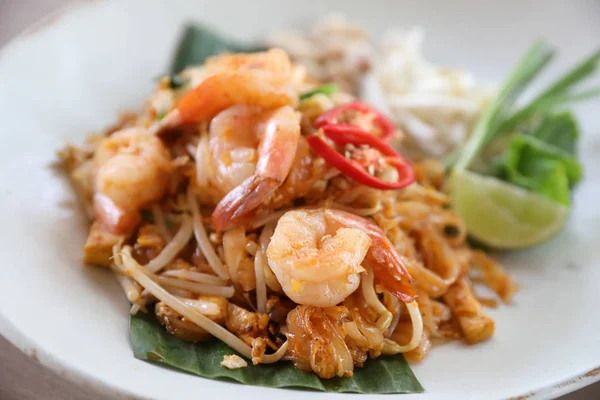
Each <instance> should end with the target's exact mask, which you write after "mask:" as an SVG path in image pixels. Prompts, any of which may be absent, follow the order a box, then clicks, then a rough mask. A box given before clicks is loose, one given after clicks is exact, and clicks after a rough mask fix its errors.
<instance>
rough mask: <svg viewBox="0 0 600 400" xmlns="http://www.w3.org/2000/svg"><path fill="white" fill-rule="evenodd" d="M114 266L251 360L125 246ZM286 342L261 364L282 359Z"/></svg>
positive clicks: (245, 349)
mask: <svg viewBox="0 0 600 400" xmlns="http://www.w3.org/2000/svg"><path fill="white" fill-rule="evenodd" d="M115 264H116V266H117V268H119V269H120V271H121V272H122V273H123V274H125V275H128V276H131V277H132V278H133V279H135V280H136V281H137V283H139V284H140V285H141V286H143V287H144V288H146V289H147V290H148V291H149V292H150V293H151V294H152V295H153V296H154V297H156V298H157V299H159V300H160V301H162V302H163V303H165V304H166V305H168V306H169V307H171V308H172V309H173V310H175V311H177V312H178V313H179V314H181V315H183V316H184V317H186V318H187V319H189V320H190V321H192V322H193V323H195V324H196V325H198V326H199V327H200V328H202V329H204V330H205V331H207V332H208V333H210V334H211V335H213V336H214V337H216V338H218V339H219V340H221V341H223V342H225V343H226V344H227V345H228V346H229V347H231V348H232V349H234V350H235V351H237V352H238V353H240V354H241V355H243V356H244V357H246V358H248V359H252V348H251V347H250V346H248V344H246V343H245V342H244V341H243V340H242V339H240V338H238V337H237V336H235V335H234V334H233V333H231V332H229V331H228V330H227V329H225V328H223V327H222V326H221V325H219V324H217V323H215V322H214V321H211V320H210V319H209V318H207V317H206V316H204V315H202V313H200V312H199V311H198V310H196V309H195V308H194V307H190V306H189V305H187V304H185V303H184V302H183V301H181V300H179V299H178V298H177V297H175V296H173V295H172V294H170V293H169V292H167V291H166V290H165V289H163V288H162V287H161V286H160V285H159V284H158V283H156V282H155V281H154V280H153V279H152V278H150V276H148V272H147V271H145V270H144V269H143V268H142V267H141V266H140V265H139V264H138V263H137V262H136V261H135V259H134V258H133V256H132V255H131V248H130V247H129V246H125V247H124V248H123V249H122V250H121V251H120V252H119V253H118V254H117V256H116V257H115ZM287 347H288V342H287V341H286V342H285V343H284V344H283V345H282V346H281V347H280V348H279V349H278V350H277V351H276V352H275V353H273V354H266V355H264V356H262V359H261V363H263V364H272V363H274V362H277V361H279V360H281V359H282V358H283V356H284V355H285V353H286V351H287Z"/></svg>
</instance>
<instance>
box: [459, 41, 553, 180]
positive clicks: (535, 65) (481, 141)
mask: <svg viewBox="0 0 600 400" xmlns="http://www.w3.org/2000/svg"><path fill="white" fill-rule="evenodd" d="M554 54H555V51H554V50H553V49H552V48H551V47H550V46H548V45H547V44H546V43H544V42H542V41H537V42H535V43H534V44H533V45H532V46H531V47H530V48H529V50H528V51H527V53H525V55H524V56H523V57H522V58H521V60H520V61H519V63H518V64H517V67H516V68H515V69H514V71H513V72H512V73H511V74H510V76H509V77H508V79H507V80H506V83H505V84H504V86H503V87H502V88H501V89H500V91H499V93H498V95H497V96H496V97H495V98H494V99H493V100H492V101H491V102H490V104H488V106H487V107H486V109H485V110H484V112H483V114H482V115H481V117H480V118H479V120H478V122H477V124H476V125H475V128H474V129H473V134H472V135H471V137H470V138H469V140H468V141H467V143H465V146H464V147H463V149H462V150H461V154H460V157H459V159H458V161H457V162H456V164H455V166H454V168H455V169H458V170H461V169H466V168H468V167H469V165H470V164H471V162H472V161H473V159H474V158H475V157H477V155H478V154H479V153H480V152H481V150H482V148H483V147H484V146H485V145H487V144H488V143H490V142H491V141H492V139H494V138H495V136H496V134H497V133H498V130H499V129H498V128H499V127H500V125H501V123H502V121H503V120H504V119H505V118H506V116H507V114H508V113H509V112H510V111H511V109H512V108H513V107H514V104H515V102H516V101H517V99H518V97H519V95H520V94H521V93H523V91H524V90H525V88H526V87H527V85H528V84H529V83H530V82H531V81H532V80H533V78H535V77H536V76H537V74H538V73H539V72H540V71H541V70H542V69H543V68H544V67H545V66H546V65H547V64H548V62H549V61H550V60H551V59H552V57H554Z"/></svg>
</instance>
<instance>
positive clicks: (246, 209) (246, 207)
mask: <svg viewBox="0 0 600 400" xmlns="http://www.w3.org/2000/svg"><path fill="white" fill-rule="evenodd" d="M279 186H281V182H279V181H277V180H275V179H268V178H266V179H265V178H261V177H258V176H252V177H250V178H248V179H246V180H245V181H244V182H242V184H241V185H239V186H238V187H236V188H235V189H233V190H232V191H231V192H229V193H228V194H227V195H226V196H225V197H223V198H222V199H221V201H219V204H217V206H216V207H215V210H214V211H213V214H212V219H213V225H214V226H215V228H216V229H217V230H218V231H222V230H224V229H225V228H227V227H228V226H230V225H231V224H232V223H234V222H237V221H239V220H240V219H241V218H242V217H245V216H246V215H247V214H248V213H250V212H251V211H253V210H255V209H256V208H257V207H258V206H260V205H261V204H262V203H264V202H265V201H266V200H267V199H268V198H269V196H270V195H271V194H272V193H273V192H274V191H275V190H277V188H278V187H279Z"/></svg>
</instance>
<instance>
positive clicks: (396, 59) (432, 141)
mask: <svg viewBox="0 0 600 400" xmlns="http://www.w3.org/2000/svg"><path fill="white" fill-rule="evenodd" d="M424 38H425V35H424V32H423V30H422V29H421V28H419V27H415V28H412V29H410V30H408V31H401V30H393V31H390V32H388V33H387V34H386V35H384V39H383V41H382V44H381V48H380V51H379V53H378V57H377V58H376V59H375V62H374V66H375V68H374V75H375V77H376V80H377V81H378V83H379V86H380V89H381V91H382V92H383V98H384V101H385V102H386V106H387V108H388V109H389V111H391V114H392V116H393V118H394V120H395V122H396V123H397V124H399V125H400V126H401V127H402V128H403V130H404V131H405V132H406V133H407V134H408V137H409V142H411V144H412V145H416V146H417V147H418V150H419V151H420V152H422V153H424V155H427V156H442V155H444V154H446V153H448V152H449V151H451V150H453V149H455V148H456V147H457V146H459V145H460V144H462V143H463V142H464V141H465V140H466V139H467V137H468V135H469V133H470V131H471V129H472V127H473V125H474V123H475V122H476V120H477V118H478V116H479V114H480V112H481V110H482V109H483V107H484V106H485V105H486V104H487V102H488V101H489V99H490V98H491V97H492V95H493V94H494V92H495V88H494V87H493V86H492V85H490V84H483V83H479V82H476V81H475V79H474V78H473V76H472V75H471V74H470V73H468V72H466V71H461V70H458V69H450V68H446V67H441V66H439V65H435V64H433V63H431V62H429V61H427V60H426V59H425V57H424V56H423V52H422V47H423V46H422V45H423V41H424Z"/></svg>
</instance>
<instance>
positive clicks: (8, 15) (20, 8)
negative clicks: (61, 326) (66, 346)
mask: <svg viewBox="0 0 600 400" xmlns="http://www.w3.org/2000/svg"><path fill="white" fill-rule="evenodd" d="M86 1H92V0H76V1H74V0H0V47H2V46H3V45H4V44H6V43H7V42H8V41H9V40H10V39H11V38H12V37H14V36H16V35H18V34H19V33H20V32H21V31H23V30H24V29H25V28H27V27H28V26H30V25H31V24H33V23H35V22H37V21H38V20H40V19H41V18H43V17H45V16H47V15H48V14H50V13H52V12H55V11H56V10H58V9H60V8H64V7H68V6H69V5H71V4H75V3H82V2H86ZM165 1H166V0H165ZM190 1H191V0H190ZM103 398H104V397H103V396H101V395H99V394H97V393H93V392H91V391H90V389H89V388H82V387H79V386H77V385H74V384H72V383H70V382H68V381H66V380H64V379H63V378H61V377H59V376H58V375H55V374H54V373H53V372H50V371H48V370H46V369H44V368H43V367H42V366H41V365H40V364H39V363H37V362H35V361H33V360H31V359H30V358H28V357H26V356H25V355H24V354H22V353H21V352H20V351H19V350H17V349H16V348H14V347H13V346H12V345H11V344H9V343H8V342H7V341H6V340H5V339H4V338H2V337H0V400H67V399H68V400H100V399H103ZM592 399H600V383H597V384H595V385H592V386H589V387H587V388H584V389H582V390H579V391H577V392H575V393H573V394H570V395H568V396H564V397H562V398H561V399H560V400H592Z"/></svg>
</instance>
